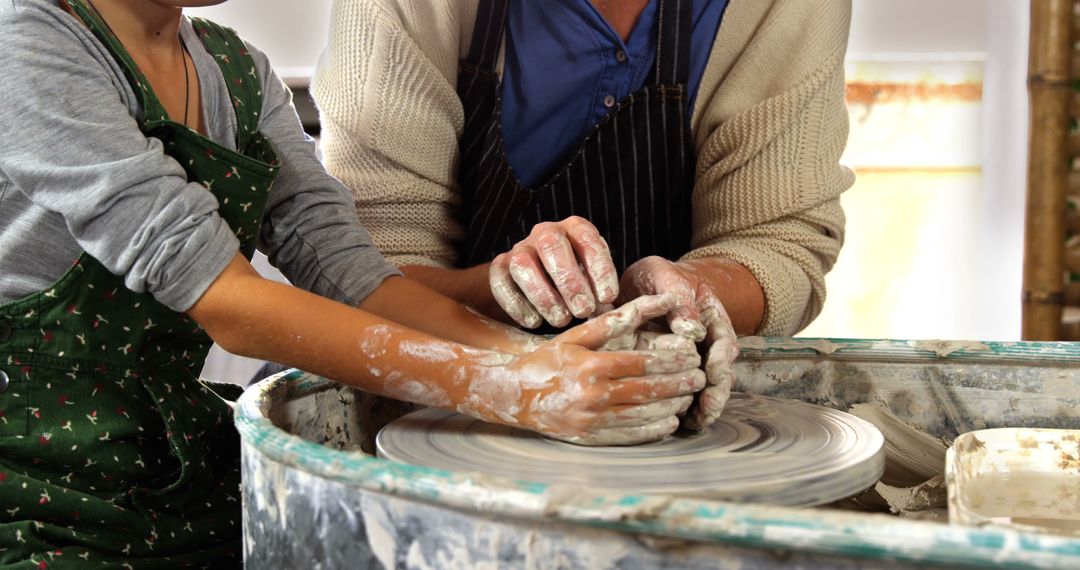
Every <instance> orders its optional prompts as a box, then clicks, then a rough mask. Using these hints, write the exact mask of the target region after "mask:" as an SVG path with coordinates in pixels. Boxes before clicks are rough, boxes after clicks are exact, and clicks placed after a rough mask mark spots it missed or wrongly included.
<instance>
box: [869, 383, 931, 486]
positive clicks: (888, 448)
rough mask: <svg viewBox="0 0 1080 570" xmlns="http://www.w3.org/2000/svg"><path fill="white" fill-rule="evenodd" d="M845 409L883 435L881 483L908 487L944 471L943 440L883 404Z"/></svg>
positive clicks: (870, 404)
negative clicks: (917, 426) (882, 473)
mask: <svg viewBox="0 0 1080 570" xmlns="http://www.w3.org/2000/svg"><path fill="white" fill-rule="evenodd" d="M848 412H849V413H851V414H852V415H854V416H856V417H859V418H862V419H864V420H866V421H868V422H870V423H872V424H874V426H875V427H877V428H878V429H879V430H881V434H882V435H883V436H885V474H884V475H882V477H881V480H882V482H884V483H886V484H887V485H892V486H896V487H912V486H914V485H920V484H922V483H923V482H925V481H927V480H928V479H932V478H934V477H936V476H938V475H940V474H942V473H944V472H945V451H946V450H947V449H948V447H949V446H948V445H947V444H946V443H945V442H944V441H942V440H940V439H938V438H936V437H934V436H931V435H929V434H927V433H925V432H923V431H920V430H919V429H918V428H916V427H914V426H912V425H911V424H908V423H907V422H905V421H903V420H901V419H900V418H897V417H896V416H895V415H893V414H892V413H891V412H890V411H889V410H888V409H886V407H885V406H884V404H880V403H866V404H856V405H854V406H852V407H851V409H850V410H848Z"/></svg>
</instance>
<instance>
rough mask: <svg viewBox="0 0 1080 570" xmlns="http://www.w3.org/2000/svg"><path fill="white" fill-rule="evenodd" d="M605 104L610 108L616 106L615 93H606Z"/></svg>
mask: <svg viewBox="0 0 1080 570" xmlns="http://www.w3.org/2000/svg"><path fill="white" fill-rule="evenodd" d="M604 106H605V107H607V108H608V109H610V108H612V107H614V106H615V96H614V95H605V96H604Z"/></svg>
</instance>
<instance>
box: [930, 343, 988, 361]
mask: <svg viewBox="0 0 1080 570" xmlns="http://www.w3.org/2000/svg"><path fill="white" fill-rule="evenodd" d="M915 348H916V349H917V350H926V351H929V352H933V353H934V354H937V355H938V356H940V357H942V358H945V357H947V356H949V355H950V354H952V353H954V352H959V351H961V350H963V351H967V352H983V351H987V350H990V347H989V346H986V345H985V344H983V343H981V342H978V341H973V340H920V341H916V342H915Z"/></svg>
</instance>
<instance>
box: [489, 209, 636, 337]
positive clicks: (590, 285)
mask: <svg viewBox="0 0 1080 570" xmlns="http://www.w3.org/2000/svg"><path fill="white" fill-rule="evenodd" d="M488 278H489V282H490V285H491V292H492V295H493V296H494V297H495V300H496V301H497V302H498V303H499V306H501V307H502V309H503V311H505V312H506V314H507V315H508V316H509V317H510V318H512V319H513V320H514V321H516V322H517V323H518V324H520V325H521V326H523V327H526V328H536V327H538V326H540V325H541V323H543V321H547V322H548V323H550V324H552V325H554V326H557V327H562V326H566V325H567V324H568V323H569V322H570V320H571V318H572V317H577V318H585V317H588V316H590V315H592V314H594V313H595V312H596V309H597V307H599V306H600V305H601V304H605V303H612V302H614V301H615V298H616V297H617V296H618V295H619V278H618V275H617V274H616V271H615V264H614V262H612V260H611V250H610V249H608V245H607V242H606V241H604V238H603V237H601V236H600V232H598V231H597V230H596V228H595V227H594V226H593V225H592V224H591V223H589V221H588V220H585V219H584V218H580V217H578V216H571V217H569V218H566V219H565V220H562V221H560V222H544V223H540V224H537V225H536V226H534V227H533V229H532V232H531V233H530V234H529V237H527V238H525V239H523V240H521V241H520V242H518V243H517V244H515V245H514V247H513V248H512V249H511V250H510V251H508V252H505V253H502V254H500V255H499V256H498V257H496V258H495V259H494V260H493V261H492V262H491V268H490V270H489V273H488Z"/></svg>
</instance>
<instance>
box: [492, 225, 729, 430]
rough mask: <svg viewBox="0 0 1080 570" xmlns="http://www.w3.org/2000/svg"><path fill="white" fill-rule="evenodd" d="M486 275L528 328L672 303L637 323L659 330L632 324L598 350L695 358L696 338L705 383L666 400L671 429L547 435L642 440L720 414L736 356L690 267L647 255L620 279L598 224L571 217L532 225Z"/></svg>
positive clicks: (715, 306) (720, 312) (723, 322)
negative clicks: (651, 300)
mask: <svg viewBox="0 0 1080 570" xmlns="http://www.w3.org/2000/svg"><path fill="white" fill-rule="evenodd" d="M690 263H691V264H692V262H690ZM489 278H490V285H491V290H492V293H493V295H494V297H495V299H496V301H497V302H498V303H499V305H500V306H501V307H502V308H503V310H504V311H505V312H506V313H507V315H509V316H510V317H511V318H512V319H514V321H516V322H517V323H518V324H519V325H521V326H523V327H526V328H535V327H537V326H539V325H540V324H541V323H542V322H544V321H547V322H548V323H550V324H552V325H554V326H558V327H562V326H565V325H567V324H568V323H569V322H570V321H571V319H572V318H573V317H577V318H587V317H591V318H594V319H595V318H603V317H604V316H605V315H608V314H609V313H608V312H607V311H610V310H611V308H612V307H613V304H617V305H620V310H621V308H623V307H627V306H628V304H629V305H632V304H634V303H635V302H637V300H639V299H643V298H644V297H646V296H651V295H659V296H663V297H665V298H669V299H670V300H669V303H670V307H669V308H668V309H667V310H666V311H664V312H663V313H662V314H655V315H651V316H650V317H649V318H647V319H645V320H644V322H643V323H641V324H645V323H647V324H648V325H649V326H650V329H659V330H640V327H639V326H635V327H634V328H633V330H630V331H627V332H626V333H625V334H622V335H618V336H614V337H612V338H611V339H610V340H608V341H607V342H605V343H604V344H603V346H602V349H603V350H617V351H646V352H649V351H652V352H657V353H665V354H666V353H675V354H684V355H686V356H687V357H688V358H689V357H690V356H691V355H693V356H694V357H697V359H698V360H697V362H698V363H700V361H701V357H700V356H699V343H700V346H701V350H702V352H703V354H704V370H703V372H704V376H705V379H706V382H705V385H704V386H703V387H702V388H701V389H700V390H697V391H695V397H694V398H683V399H679V400H678V401H677V402H678V405H677V406H676V405H675V404H676V402H675V401H672V402H670V403H669V404H668V408H665V409H676V410H677V413H674V414H672V415H671V416H668V418H679V419H674V420H672V419H669V420H668V421H667V423H666V424H665V427H670V428H671V429H670V431H667V430H666V429H665V430H661V431H666V433H663V435H661V436H660V437H655V435H656V434H652V435H653V436H654V437H651V438H644V439H637V440H635V441H629V440H627V441H618V442H615V441H611V438H607V437H600V438H595V437H588V436H586V437H584V438H582V437H570V438H564V437H560V436H559V435H558V434H552V433H549V432H547V431H546V430H542V431H545V433H547V434H548V435H553V436H554V437H559V438H560V439H566V440H569V441H574V442H575V443H584V444H594V445H603V444H610V443H622V444H627V443H640V442H643V441H648V440H650V439H660V438H661V437H664V436H666V435H669V434H670V433H672V432H674V431H675V429H677V428H678V426H679V424H680V423H681V425H682V426H683V427H685V428H688V429H692V430H702V429H704V428H706V427H708V425H709V424H711V423H712V422H713V421H715V420H716V418H717V417H719V415H720V413H721V412H722V411H723V408H724V405H725V404H726V402H727V400H728V397H729V395H730V392H731V387H732V384H733V382H734V373H733V372H732V367H731V365H732V362H734V360H735V358H736V357H737V356H738V354H739V349H738V343H737V338H736V335H735V331H734V328H733V327H732V324H731V319H730V318H729V316H728V314H727V311H726V310H725V309H724V306H723V304H722V303H721V302H720V300H719V299H718V298H717V297H716V295H715V294H714V292H713V291H712V290H711V287H710V286H709V285H708V284H707V283H705V282H704V281H703V280H702V279H700V278H698V277H697V276H696V275H695V274H694V271H693V270H692V267H690V265H689V264H681V263H677V262H671V261H668V260H666V259H663V258H659V257H647V258H643V259H641V260H639V261H638V262H636V263H634V264H633V265H631V266H630V267H628V268H627V269H626V271H625V272H624V273H623V275H622V277H621V279H620V278H619V276H618V275H617V272H616V270H615V265H614V263H613V262H612V259H611V252H610V250H609V249H608V246H607V243H606V242H605V241H604V239H603V238H602V237H601V236H600V234H599V232H597V230H596V228H595V227H593V225H592V224H590V223H589V222H588V221H586V220H584V219H582V218H578V217H571V218H567V219H566V220H563V221H561V222H549V223H543V224H539V225H537V226H536V227H535V228H534V229H533V231H532V233H531V234H530V235H529V237H527V238H526V239H524V240H522V241H521V242H519V243H518V244H516V245H515V246H514V248H513V249H511V250H510V251H509V252H506V253H503V254H501V255H499V256H498V257H496V258H495V259H494V260H493V261H492V263H491V269H490V273H489ZM659 317H666V318H665V319H664V321H666V326H664V325H658V324H657V323H656V321H654V320H653V319H656V320H660V319H659ZM650 321H651V322H650ZM573 330H576V329H571V331H573ZM565 334H566V333H564V335H565ZM561 336H563V335H560V337H561ZM560 337H556V340H558V339H559V338H560ZM688 362H689V361H688ZM698 365H700V364H695V366H698ZM683 404H685V406H684V405H683ZM657 407H659V405H657ZM672 424H674V425H672ZM658 433H659V432H658ZM642 435H644V434H642Z"/></svg>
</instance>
